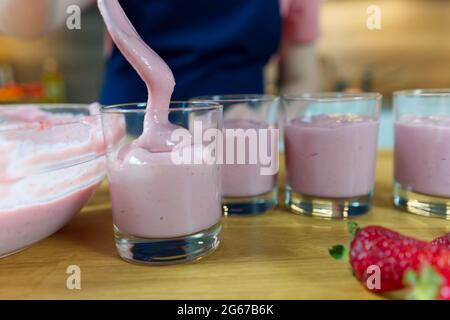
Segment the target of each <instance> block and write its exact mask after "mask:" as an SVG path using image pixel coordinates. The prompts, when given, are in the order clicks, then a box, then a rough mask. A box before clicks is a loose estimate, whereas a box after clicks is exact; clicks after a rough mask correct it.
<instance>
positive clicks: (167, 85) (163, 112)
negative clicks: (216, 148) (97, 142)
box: [98, 0, 179, 152]
mask: <svg viewBox="0 0 450 320" xmlns="http://www.w3.org/2000/svg"><path fill="white" fill-rule="evenodd" d="M98 7H99V9H100V13H101V14H102V16H103V19H104V21H105V24H106V27H107V28H108V31H109V34H110V35H111V38H112V39H113V41H114V43H115V44H116V46H117V47H118V48H119V50H120V51H121V52H122V54H123V55H124V56H125V58H126V59H127V60H128V62H129V63H130V64H131V65H132V66H133V68H134V69H135V70H136V72H137V73H138V74H139V76H140V77H141V78H142V80H143V81H144V82H145V84H146V86H147V91H148V100H147V110H146V115H145V120H144V131H143V133H142V135H141V136H140V137H139V138H138V139H136V140H135V141H134V142H133V144H132V146H131V148H132V147H133V146H134V147H138V148H144V149H146V150H148V151H151V152H168V151H171V150H172V148H173V143H172V142H171V141H170V137H171V134H172V132H173V130H175V129H178V128H179V127H178V126H175V125H173V124H171V123H170V122H169V119H168V114H169V105H170V99H171V96H172V93H173V89H174V87H175V80H174V76H173V74H172V71H171V70H170V68H169V66H168V65H167V64H166V63H165V62H164V60H163V59H161V57H160V56H159V55H158V54H157V53H156V52H155V51H153V50H152V49H151V48H150V47H149V46H148V45H147V44H146V43H145V42H144V41H143V40H142V39H141V37H140V36H139V35H138V33H137V32H136V29H135V28H134V27H133V25H132V24H131V23H130V21H129V20H128V17H127V16H126V15H125V12H124V11H123V9H122V7H121V6H120V4H119V2H118V1H116V0H98Z"/></svg>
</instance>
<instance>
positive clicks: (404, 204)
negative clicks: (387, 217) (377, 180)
mask: <svg viewBox="0 0 450 320" xmlns="http://www.w3.org/2000/svg"><path fill="white" fill-rule="evenodd" d="M394 112H395V152H394V153H395V161H394V162H395V163H394V180H395V182H394V203H395V205H396V206H397V207H400V208H403V209H405V210H407V211H408V212H411V213H415V214H419V215H424V216H434V217H441V218H446V219H450V89H431V90H406V91H398V92H395V93H394Z"/></svg>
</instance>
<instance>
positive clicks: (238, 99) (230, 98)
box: [190, 93, 280, 103]
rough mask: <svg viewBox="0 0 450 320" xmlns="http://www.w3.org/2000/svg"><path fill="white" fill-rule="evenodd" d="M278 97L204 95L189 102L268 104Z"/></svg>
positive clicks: (268, 95) (263, 95)
mask: <svg viewBox="0 0 450 320" xmlns="http://www.w3.org/2000/svg"><path fill="white" fill-rule="evenodd" d="M279 98H280V97H279V96H276V95H271V94H253V93H251V94H246V93H244V94H213V95H205V96H198V97H194V98H192V99H190V101H213V102H220V103H230V102H233V103H239V102H249V101H261V102H269V101H276V100H277V99H279Z"/></svg>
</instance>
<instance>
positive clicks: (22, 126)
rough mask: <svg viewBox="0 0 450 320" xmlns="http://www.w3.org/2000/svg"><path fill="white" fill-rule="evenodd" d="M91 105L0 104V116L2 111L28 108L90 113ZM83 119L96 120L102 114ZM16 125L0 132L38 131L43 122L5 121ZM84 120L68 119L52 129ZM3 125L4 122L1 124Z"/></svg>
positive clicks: (88, 115)
mask: <svg viewBox="0 0 450 320" xmlns="http://www.w3.org/2000/svg"><path fill="white" fill-rule="evenodd" d="M90 105H91V103H6V104H0V114H1V110H8V111H10V110H17V107H22V108H27V107H38V108H47V109H52V108H55V109H57V108H58V109H68V110H77V109H78V110H80V109H82V110H87V111H89V109H88V107H89V106H90ZM80 116H81V117H82V118H88V117H89V118H95V117H99V116H100V114H86V115H80ZM8 122H11V123H14V124H16V125H15V126H13V127H7V128H1V127H0V132H1V133H5V132H11V131H18V130H36V129H39V128H41V126H42V120H35V121H29V122H21V121H16V122H14V121H12V120H11V121H5V123H8ZM82 122H83V119H67V120H65V121H63V122H56V123H52V127H59V126H66V125H72V124H77V123H82ZM0 123H2V122H0Z"/></svg>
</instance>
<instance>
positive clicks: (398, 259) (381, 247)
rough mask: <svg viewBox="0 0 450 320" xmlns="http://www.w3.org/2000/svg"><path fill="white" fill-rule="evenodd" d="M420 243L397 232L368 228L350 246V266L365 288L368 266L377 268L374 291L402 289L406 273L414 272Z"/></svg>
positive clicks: (360, 232)
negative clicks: (377, 274)
mask: <svg viewBox="0 0 450 320" xmlns="http://www.w3.org/2000/svg"><path fill="white" fill-rule="evenodd" d="M426 246H427V243H426V242H424V241H420V240H416V239H413V238H410V237H406V236H403V235H401V234H399V233H398V232H395V231H392V230H389V229H386V228H383V227H379V226H370V227H366V228H363V229H361V230H359V231H358V232H357V233H356V234H355V237H354V238H353V240H352V242H351V244H350V264H351V266H352V269H353V271H354V273H355V276H356V278H357V279H358V280H359V281H360V282H361V283H362V284H364V286H366V287H367V285H368V283H367V280H368V278H369V277H370V276H371V275H372V273H371V272H368V270H370V269H369V267H370V266H378V267H379V268H380V271H381V272H380V286H379V288H373V289H372V290H373V291H375V292H385V291H391V290H398V289H402V288H403V287H404V283H403V274H404V273H405V271H406V270H408V269H412V270H417V269H418V267H419V266H420V259H419V257H420V254H421V251H422V250H423V249H424V248H425V247H426Z"/></svg>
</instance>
